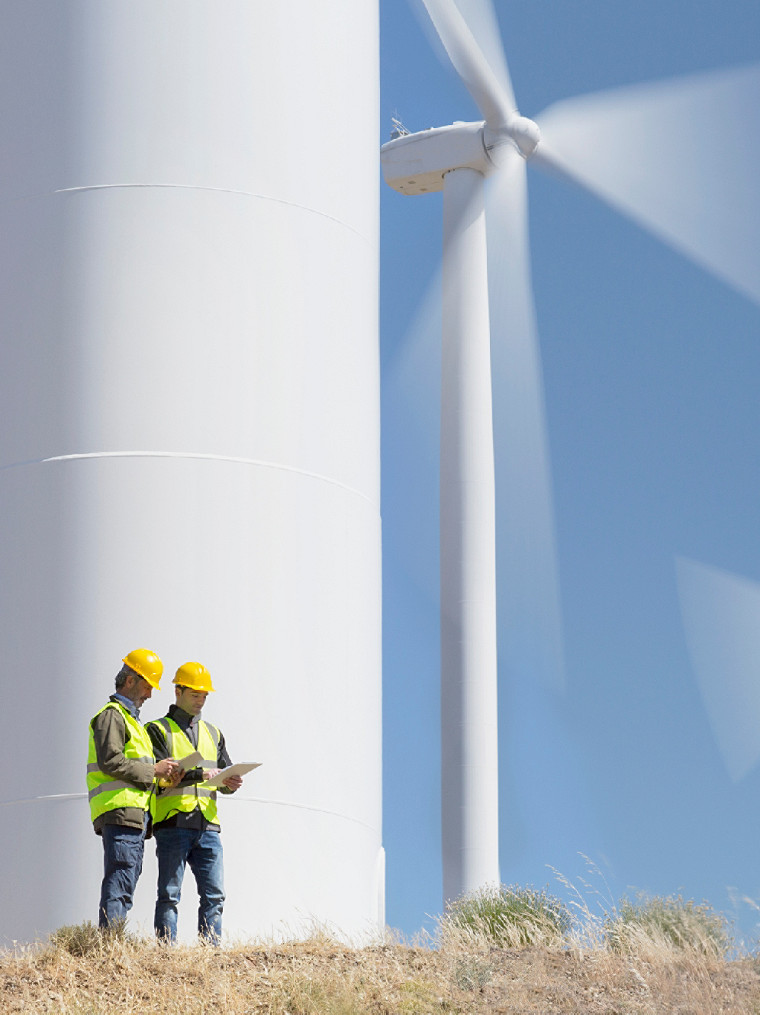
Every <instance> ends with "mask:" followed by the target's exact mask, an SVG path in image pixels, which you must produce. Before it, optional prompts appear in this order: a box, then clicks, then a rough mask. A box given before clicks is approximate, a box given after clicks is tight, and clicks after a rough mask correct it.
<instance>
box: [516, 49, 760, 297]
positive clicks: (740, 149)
mask: <svg viewBox="0 0 760 1015" xmlns="http://www.w3.org/2000/svg"><path fill="white" fill-rule="evenodd" d="M759 106H760V64H757V65H753V66H750V67H745V68H740V69H735V70H730V71H723V72H714V73H709V74H702V75H696V76H690V77H687V78H680V79H673V80H670V81H665V82H660V83H655V84H647V85H638V86H635V87H630V88H621V89H617V90H615V91H611V92H603V93H599V94H597V95H589V96H585V97H581V98H578V99H571V100H568V101H566V102H560V103H557V104H556V105H554V106H551V107H550V108H549V109H548V110H546V111H545V112H544V113H543V114H542V116H541V117H540V118H539V124H540V126H541V131H542V135H543V138H544V140H543V141H542V142H541V144H540V145H539V148H538V150H537V152H536V157H535V160H534V161H535V162H536V163H537V164H538V165H543V166H544V167H547V168H550V169H554V170H559V171H561V172H563V173H566V174H567V175H569V176H571V177H572V178H574V179H575V180H576V181H577V182H579V183H581V184H583V185H584V186H585V187H587V188H588V189H589V190H591V191H593V192H594V193H595V194H597V195H599V196H600V197H602V198H603V199H605V200H606V201H608V202H609V203H610V204H611V205H613V207H615V208H617V209H619V210H620V211H622V212H624V213H625V214H627V215H629V216H630V217H631V218H633V219H634V220H635V221H636V222H638V223H639V224H641V225H643V226H646V227H647V228H648V229H650V230H651V231H652V232H654V233H655V234H656V235H657V236H659V237H660V238H661V239H663V240H665V241H666V242H668V243H670V244H671V245H672V246H674V247H675V248H676V249H677V250H680V251H681V252H682V253H684V254H686V255H688V256H689V257H691V258H692V259H693V260H694V261H696V262H697V263H698V264H700V265H701V266H702V267H704V268H707V269H708V270H710V271H712V272H714V273H715V274H716V275H717V276H718V277H719V278H721V279H723V280H724V281H726V282H728V283H729V284H730V285H732V286H733V287H734V288H736V289H738V290H739V292H742V293H743V294H745V295H747V296H749V297H750V298H751V299H753V300H755V301H756V302H759V303H760V242H759V241H760V187H758V184H757V166H758V164H760V118H759V117H758V114H757V110H758V107H759Z"/></svg>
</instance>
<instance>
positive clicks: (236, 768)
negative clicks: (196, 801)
mask: <svg viewBox="0 0 760 1015" xmlns="http://www.w3.org/2000/svg"><path fill="white" fill-rule="evenodd" d="M261 764H262V763H261V762H260V761H240V762H238V764H237V765H230V766H229V767H228V768H223V769H222V770H221V772H220V773H219V775H215V776H214V778H213V779H205V780H204V782H203V785H204V786H211V787H212V788H213V789H219V788H220V787H221V786H223V785H224V780H225V779H229V777H230V776H231V775H245V774H246V773H247V772H252V771H253V770H254V768H260V767H261Z"/></svg>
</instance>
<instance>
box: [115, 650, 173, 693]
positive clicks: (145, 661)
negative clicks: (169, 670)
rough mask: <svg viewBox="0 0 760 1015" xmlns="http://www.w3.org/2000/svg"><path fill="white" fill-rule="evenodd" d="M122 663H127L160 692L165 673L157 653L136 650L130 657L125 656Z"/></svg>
mask: <svg viewBox="0 0 760 1015" xmlns="http://www.w3.org/2000/svg"><path fill="white" fill-rule="evenodd" d="M122 662H123V663H126V664H127V666H128V667H129V668H130V669H131V670H134V671H135V673H139V674H140V676H141V677H142V678H143V680H147V681H148V683H149V684H150V686H151V687H152V688H154V689H155V690H156V691H157V690H158V682H159V680H160V679H161V674H162V673H163V672H164V664H163V663H162V662H161V660H160V659H159V658H158V656H157V655H156V653H155V652H151V650H150V649H149V648H136V649H134V651H132V652H130V653H129V655H127V656H124V658H123V659H122Z"/></svg>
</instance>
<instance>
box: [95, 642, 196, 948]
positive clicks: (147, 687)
mask: <svg viewBox="0 0 760 1015" xmlns="http://www.w3.org/2000/svg"><path fill="white" fill-rule="evenodd" d="M122 662H123V664H124V665H123V666H122V668H121V669H120V670H119V672H118V674H117V676H116V681H115V683H116V691H115V693H114V694H112V695H111V697H110V698H109V700H108V702H107V704H106V705H104V706H103V708H102V709H101V710H100V711H99V712H98V713H97V715H95V716H94V717H93V719H92V720H91V721H90V745H89V752H88V756H87V793H88V797H89V800H90V814H91V817H92V823H93V827H94V829H95V833H96V834H97V835H100V836H101V837H102V840H103V882H102V885H101V889H100V907H99V909H98V926H99V927H100V928H101V930H118V929H120V928H122V927H123V926H124V923H125V922H126V918H127V913H128V912H129V910H130V909H131V908H132V899H133V897H134V893H135V887H136V886H137V879H138V878H139V877H140V873H141V871H142V861H143V852H144V849H145V837H146V833H147V830H148V826H149V821H150V815H149V810H150V801H151V797H152V794H153V789H154V781H155V780H156V779H160V778H164V779H170V778H171V777H172V776H173V775H174V774H175V772H176V771H177V770H178V768H179V766H178V765H177V763H176V762H175V761H170V760H162V761H159V762H158V763H157V762H156V759H155V758H154V756H153V748H152V746H151V742H150V737H149V736H148V734H147V733H146V731H145V727H144V726H143V725H142V724H141V723H140V708H141V707H142V705H143V704H144V703H145V702H146V701H147V700H148V698H150V696H151V694H152V693H153V691H154V690H156V691H157V690H158V685H159V681H160V679H161V674H162V673H163V669H164V667H163V663H162V662H161V660H160V659H159V658H158V656H157V655H156V653H155V652H151V651H150V650H149V649H146V648H138V649H135V650H134V651H133V652H130V653H129V655H126V656H125V657H124V659H123V660H122Z"/></svg>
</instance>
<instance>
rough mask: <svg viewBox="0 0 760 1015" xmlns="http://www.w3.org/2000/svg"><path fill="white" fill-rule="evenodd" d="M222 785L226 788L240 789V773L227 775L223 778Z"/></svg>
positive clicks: (241, 781) (241, 778) (241, 782)
mask: <svg viewBox="0 0 760 1015" xmlns="http://www.w3.org/2000/svg"><path fill="white" fill-rule="evenodd" d="M224 785H225V786H226V787H227V789H231V790H236V789H240V787H241V786H242V785H243V777H242V776H241V775H228V776H227V778H226V779H225V780H224Z"/></svg>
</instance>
